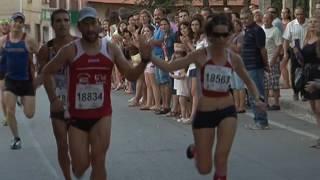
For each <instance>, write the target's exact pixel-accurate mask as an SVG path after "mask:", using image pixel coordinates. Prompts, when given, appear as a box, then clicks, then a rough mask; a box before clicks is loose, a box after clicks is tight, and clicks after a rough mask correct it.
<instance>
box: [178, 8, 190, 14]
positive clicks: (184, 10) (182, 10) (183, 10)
mask: <svg viewBox="0 0 320 180" xmlns="http://www.w3.org/2000/svg"><path fill="white" fill-rule="evenodd" d="M182 12H185V13H187V14H188V15H190V13H189V11H188V10H186V9H180V10H179V11H178V14H180V13H182Z"/></svg>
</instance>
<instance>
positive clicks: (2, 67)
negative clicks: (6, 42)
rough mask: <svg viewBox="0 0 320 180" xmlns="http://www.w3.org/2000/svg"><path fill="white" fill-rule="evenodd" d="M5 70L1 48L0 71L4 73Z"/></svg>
mask: <svg viewBox="0 0 320 180" xmlns="http://www.w3.org/2000/svg"><path fill="white" fill-rule="evenodd" d="M5 72H6V60H5V59H4V56H3V49H2V48H1V49H0V73H5Z"/></svg>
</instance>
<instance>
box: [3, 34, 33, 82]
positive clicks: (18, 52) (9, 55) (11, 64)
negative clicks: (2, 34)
mask: <svg viewBox="0 0 320 180" xmlns="http://www.w3.org/2000/svg"><path fill="white" fill-rule="evenodd" d="M25 36H26V35H25V34H24V35H23V37H22V39H21V40H20V41H19V42H16V43H13V42H11V41H10V38H9V35H8V36H7V41H6V43H5V46H4V49H3V52H2V56H4V57H3V60H4V61H5V66H6V78H9V79H12V80H31V76H30V64H29V60H30V53H29V52H28V49H27V46H26V42H25Z"/></svg>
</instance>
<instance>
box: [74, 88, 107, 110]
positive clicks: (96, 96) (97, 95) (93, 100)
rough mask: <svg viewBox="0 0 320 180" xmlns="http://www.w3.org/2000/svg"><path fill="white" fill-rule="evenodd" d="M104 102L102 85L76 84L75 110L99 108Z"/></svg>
mask: <svg viewBox="0 0 320 180" xmlns="http://www.w3.org/2000/svg"><path fill="white" fill-rule="evenodd" d="M103 102H104V91H103V85H102V84H77V86H76V102H75V106H76V109H97V108H101V107H102V105H103Z"/></svg>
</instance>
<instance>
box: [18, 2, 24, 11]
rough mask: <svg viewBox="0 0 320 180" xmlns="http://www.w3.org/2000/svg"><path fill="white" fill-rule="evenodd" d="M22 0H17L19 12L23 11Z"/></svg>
mask: <svg viewBox="0 0 320 180" xmlns="http://www.w3.org/2000/svg"><path fill="white" fill-rule="evenodd" d="M22 1H23V0H19V11H20V12H21V13H23V12H22V10H23V9H22V6H23V2H22Z"/></svg>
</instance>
